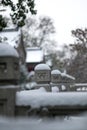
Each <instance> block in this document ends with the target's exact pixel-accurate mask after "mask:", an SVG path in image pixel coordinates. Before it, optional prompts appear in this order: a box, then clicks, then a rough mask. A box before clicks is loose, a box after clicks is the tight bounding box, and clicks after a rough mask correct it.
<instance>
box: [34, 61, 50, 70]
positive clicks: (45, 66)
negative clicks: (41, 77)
mask: <svg viewBox="0 0 87 130" xmlns="http://www.w3.org/2000/svg"><path fill="white" fill-rule="evenodd" d="M35 70H50V67H49V66H48V65H46V64H43V63H42V64H38V65H37V66H36V67H35Z"/></svg>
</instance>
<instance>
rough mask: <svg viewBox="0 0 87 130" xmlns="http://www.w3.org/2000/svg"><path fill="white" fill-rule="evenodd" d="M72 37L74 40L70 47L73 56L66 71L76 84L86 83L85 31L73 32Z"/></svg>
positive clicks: (86, 48) (77, 30)
mask: <svg viewBox="0 0 87 130" xmlns="http://www.w3.org/2000/svg"><path fill="white" fill-rule="evenodd" d="M72 35H73V36H74V37H75V39H76V40H75V43H74V44H71V45H70V47H71V51H72V52H73V53H74V54H75V56H74V58H73V59H72V60H71V63H70V65H69V66H68V67H67V69H68V72H69V73H70V74H71V75H73V76H74V77H76V82H87V29H86V28H85V29H76V30H73V31H72Z"/></svg>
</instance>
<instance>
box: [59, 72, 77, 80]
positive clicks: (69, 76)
mask: <svg viewBox="0 0 87 130" xmlns="http://www.w3.org/2000/svg"><path fill="white" fill-rule="evenodd" d="M61 76H62V77H67V78H69V79H72V80H75V78H74V77H73V76H71V75H68V74H66V73H61Z"/></svg>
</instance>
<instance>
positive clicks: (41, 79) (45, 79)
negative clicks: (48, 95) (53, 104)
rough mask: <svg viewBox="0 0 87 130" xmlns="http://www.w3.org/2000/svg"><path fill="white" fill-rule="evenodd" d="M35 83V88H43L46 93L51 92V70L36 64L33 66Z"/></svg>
mask: <svg viewBox="0 0 87 130" xmlns="http://www.w3.org/2000/svg"><path fill="white" fill-rule="evenodd" d="M34 71H35V81H36V83H37V86H36V88H40V87H44V88H45V89H46V91H51V88H50V80H51V69H50V67H49V66H48V65H46V64H38V65H36V66H35V69H34Z"/></svg>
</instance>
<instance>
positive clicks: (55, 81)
mask: <svg viewBox="0 0 87 130" xmlns="http://www.w3.org/2000/svg"><path fill="white" fill-rule="evenodd" d="M60 83H61V72H60V71H59V70H58V69H55V70H52V71H51V87H55V86H56V87H58V89H59V91H61V84H60Z"/></svg>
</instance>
